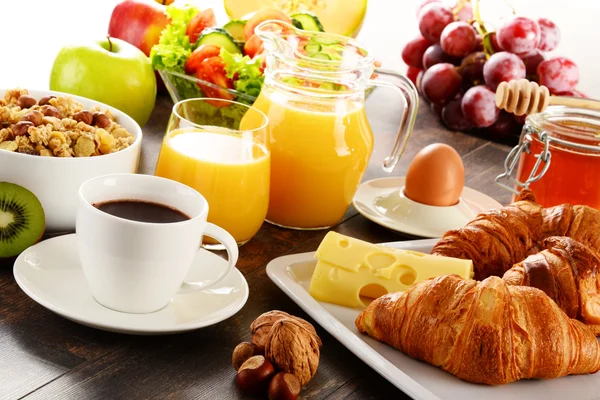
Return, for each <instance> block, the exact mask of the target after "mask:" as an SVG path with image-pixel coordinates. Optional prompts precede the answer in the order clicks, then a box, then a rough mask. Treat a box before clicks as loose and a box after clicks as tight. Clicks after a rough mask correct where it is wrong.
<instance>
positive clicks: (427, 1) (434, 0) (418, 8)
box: [417, 0, 442, 17]
mask: <svg viewBox="0 0 600 400" xmlns="http://www.w3.org/2000/svg"><path fill="white" fill-rule="evenodd" d="M441 2H442V0H425V1H423V2H422V3H421V4H420V5H419V7H417V17H418V16H419V13H420V12H421V9H422V8H423V7H425V6H426V5H427V4H431V3H441Z"/></svg>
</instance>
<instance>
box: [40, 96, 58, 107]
mask: <svg viewBox="0 0 600 400" xmlns="http://www.w3.org/2000/svg"><path fill="white" fill-rule="evenodd" d="M55 98H56V96H44V97H42V98H41V99H40V101H38V104H39V105H40V106H45V105H46V104H50V100H52V99H55Z"/></svg>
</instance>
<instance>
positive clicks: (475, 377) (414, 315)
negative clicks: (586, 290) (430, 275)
mask: <svg viewBox="0 0 600 400" xmlns="http://www.w3.org/2000/svg"><path fill="white" fill-rule="evenodd" d="M356 327H357V328H358V330H359V331H360V332H362V333H367V334H368V335H369V336H371V337H373V338H375V339H377V340H379V341H382V342H384V343H387V344H389V345H391V346H393V347H395V348H396V349H398V350H400V351H401V352H403V353H405V354H406V355H408V356H410V357H413V358H416V359H419V360H423V361H425V362H427V363H430V364H432V365H435V366H438V367H441V368H442V369H443V370H445V371H448V372H450V373H452V374H454V375H456V376H457V377H458V378H460V379H462V380H465V381H468V382H473V383H485V384H488V385H497V384H505V383H509V382H513V381H516V380H518V379H529V378H537V379H550V378H558V377H561V376H565V375H570V374H587V373H594V372H596V371H598V370H599V369H600V344H599V342H598V341H597V340H596V337H595V336H594V334H593V333H592V332H591V331H590V330H589V329H587V328H586V326H585V325H583V324H582V323H581V322H579V321H577V320H574V319H570V318H569V317H567V315H566V314H565V313H564V312H562V311H561V310H560V308H558V306H557V305H556V303H554V302H553V301H552V300H550V298H549V297H548V296H546V295H545V294H544V292H542V291H541V290H539V289H536V288H532V287H527V286H510V285H508V284H507V283H506V282H505V281H503V280H502V279H501V278H499V277H495V276H492V277H489V278H487V279H485V280H484V281H482V282H479V281H475V280H464V279H462V278H460V277H459V276H458V275H446V276H440V277H437V278H435V279H430V280H426V281H423V282H420V283H418V284H416V285H414V286H413V287H411V288H410V289H409V290H408V291H406V292H397V293H391V294H387V295H384V296H382V297H379V298H378V299H376V300H374V301H373V302H372V303H371V304H370V305H369V306H368V307H367V308H366V309H365V310H364V311H363V312H362V313H361V314H360V315H359V316H358V318H357V319H356Z"/></svg>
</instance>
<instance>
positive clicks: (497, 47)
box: [490, 32, 504, 51]
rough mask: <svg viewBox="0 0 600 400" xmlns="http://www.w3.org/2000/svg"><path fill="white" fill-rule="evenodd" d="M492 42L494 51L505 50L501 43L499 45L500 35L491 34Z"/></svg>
mask: <svg viewBox="0 0 600 400" xmlns="http://www.w3.org/2000/svg"><path fill="white" fill-rule="evenodd" d="M490 41H491V42H492V48H493V49H494V51H503V50H504V49H503V48H502V46H500V43H498V35H496V32H492V33H490Z"/></svg>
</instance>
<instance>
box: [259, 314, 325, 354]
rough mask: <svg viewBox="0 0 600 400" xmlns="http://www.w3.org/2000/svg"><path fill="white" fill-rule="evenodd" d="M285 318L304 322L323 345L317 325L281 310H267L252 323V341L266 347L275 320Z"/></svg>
mask: <svg viewBox="0 0 600 400" xmlns="http://www.w3.org/2000/svg"><path fill="white" fill-rule="evenodd" d="M283 318H289V319H295V320H296V321H298V322H299V323H301V324H303V325H304V326H305V327H306V328H307V329H308V330H310V331H311V332H312V333H313V334H314V335H315V337H316V338H317V341H318V342H319V346H321V339H320V338H319V336H318V335H317V331H316V330H315V327H314V326H312V324H311V323H310V322H308V321H306V320H303V319H302V318H298V317H295V316H293V315H290V314H288V313H286V312H284V311H279V310H273V311H269V312H266V313H264V314H262V315H260V316H259V317H258V318H256V319H255V320H254V322H252V324H251V325H250V332H251V333H252V343H254V344H255V345H256V346H258V347H264V346H265V341H266V338H267V335H268V334H269V331H270V330H271V327H272V326H273V325H274V324H275V322H277V321H279V320H281V319H283Z"/></svg>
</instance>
